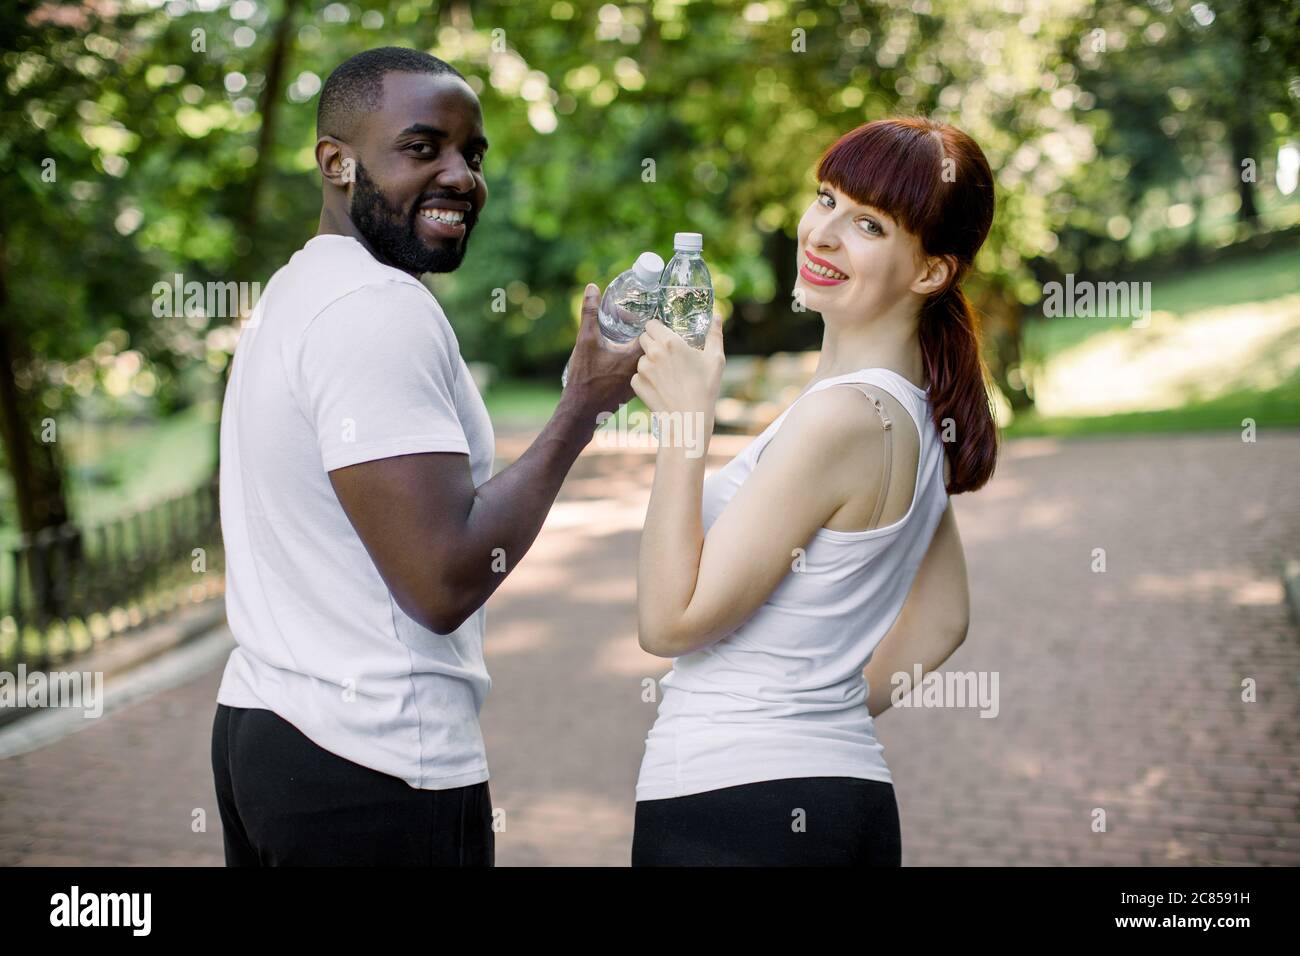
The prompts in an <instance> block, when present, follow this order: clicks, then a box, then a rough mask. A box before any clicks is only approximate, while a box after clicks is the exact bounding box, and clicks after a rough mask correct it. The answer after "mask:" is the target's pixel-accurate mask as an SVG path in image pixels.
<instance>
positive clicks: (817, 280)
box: [799, 252, 849, 285]
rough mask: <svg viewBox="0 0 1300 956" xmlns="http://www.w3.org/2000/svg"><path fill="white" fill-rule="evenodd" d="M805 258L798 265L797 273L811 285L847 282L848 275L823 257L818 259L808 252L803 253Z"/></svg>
mask: <svg viewBox="0 0 1300 956" xmlns="http://www.w3.org/2000/svg"><path fill="white" fill-rule="evenodd" d="M804 255H805V256H806V257H807V258H806V260H805V261H804V262H803V263H802V264H800V266H799V275H801V276H803V277H804V278H805V279H807V280H808V281H809V282H811V283H812V284H813V285H839V284H841V283H843V282H847V281H848V280H849V277H848V276H847V275H845V274H844V273H843V272H840V271H839V270H838V269H836V268H835V267H834V266H832V265H831V264H830V263H829V262H827V261H826V260H825V259H818V258H817V257H816V256H814V255H813V254H812V253H810V252H806V253H804Z"/></svg>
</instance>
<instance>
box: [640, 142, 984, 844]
mask: <svg viewBox="0 0 1300 956" xmlns="http://www.w3.org/2000/svg"><path fill="white" fill-rule="evenodd" d="M817 179H818V181H819V187H818V191H817V196H816V198H815V199H814V201H813V203H812V205H810V206H809V208H808V211H807V212H806V213H804V216H803V218H802V219H801V220H800V223H799V230H798V240H799V279H798V284H797V286H796V290H797V291H796V296H802V301H803V303H804V305H805V306H806V307H807V309H809V310H811V311H813V312H818V313H820V314H821V316H822V319H823V321H824V323H825V331H824V333H823V337H822V348H821V357H820V360H819V362H818V364H817V369H816V372H815V373H814V375H813V377H812V380H811V381H810V382H809V384H808V387H807V388H806V389H805V390H804V391H803V392H802V393H801V394H800V396H799V397H798V398H797V399H796V400H795V402H794V404H793V405H792V406H791V407H790V408H788V409H787V410H786V411H785V412H784V413H783V414H782V415H781V416H780V417H779V418H777V420H776V421H774V422H773V423H772V424H771V425H770V426H769V427H768V428H767V429H766V430H765V431H764V432H763V433H762V434H761V435H759V436H758V437H757V438H756V439H755V440H754V441H753V442H752V443H751V444H750V445H749V446H748V447H747V448H746V449H745V450H744V451H743V452H741V453H740V454H739V455H738V456H737V457H736V458H734V459H732V461H731V462H729V463H728V464H727V465H726V466H725V467H723V468H722V469H721V470H719V471H718V472H717V473H715V474H713V475H711V476H710V477H709V479H708V480H707V481H705V480H704V461H705V458H704V456H703V455H702V454H700V449H699V448H698V447H695V448H691V447H684V446H683V443H680V442H678V443H676V445H674V443H673V442H671V441H663V440H661V446H660V448H659V450H658V453H657V454H658V457H657V462H656V469H655V477H654V484H653V489H652V492H651V497H650V505H649V509H648V511H647V514H646V523H645V530H644V532H643V535H642V540H641V552H640V564H639V571H638V591H637V603H638V621H639V631H640V642H641V646H642V647H643V648H644V649H645V650H646V651H648V652H650V653H652V654H655V655H658V656H660V657H670V658H673V659H674V660H673V669H672V671H671V672H670V673H669V674H668V675H667V676H665V677H664V678H663V680H662V681H661V686H662V688H663V700H662V702H661V704H660V707H659V716H658V719H657V720H656V721H655V724H654V727H653V728H652V729H651V731H650V733H649V736H648V737H647V738H646V751H645V757H644V759H643V761H642V764H641V773H640V777H639V779H638V782H637V807H636V830H635V836H634V839H633V847H632V863H633V865H634V866H636V865H711V864H717V865H780V864H843V865H881V864H884V865H898V864H899V863H900V861H901V847H900V835H899V820H898V807H897V804H896V802H895V799H894V790H893V784H892V782H891V777H890V773H889V769H888V767H887V766H886V764H885V761H884V759H883V748H882V747H881V745H880V744H879V742H878V741H877V740H876V737H875V732H874V729H873V724H872V717H874V716H876V715H878V714H879V713H880V712H881V711H882V710H884V709H885V708H886V707H888V706H889V695H890V690H891V687H890V678H891V676H892V675H893V674H895V673H898V672H904V673H907V674H908V675H909V676H910V675H911V673H912V668H913V665H914V664H915V663H919V664H920V665H921V667H922V669H923V670H925V671H928V670H933V669H934V668H936V667H938V666H939V665H940V664H941V663H943V661H944V660H945V659H947V657H948V656H949V655H950V654H951V653H952V652H953V651H954V650H955V649H956V648H957V646H958V645H959V644H960V643H961V642H962V640H963V639H964V638H965V634H966V624H967V613H968V603H967V591H966V570H965V565H964V562H963V559H962V552H961V543H960V540H959V538H958V535H957V526H956V523H955V521H954V518H953V515H952V511H951V508H950V506H949V503H948V496H949V495H952V494H959V493H961V492H964V491H973V490H975V489H977V488H979V487H980V486H982V485H983V484H984V483H985V482H986V481H987V480H988V479H989V476H990V475H991V474H992V471H993V466H994V461H995V458H996V453H997V429H996V426H995V424H994V421H993V416H992V413H991V409H990V406H989V400H988V392H987V391H986V388H985V384H984V369H983V365H982V364H981V360H980V354H979V340H978V333H977V330H976V322H975V318H974V316H973V314H972V312H971V310H970V306H969V305H968V303H967V301H966V298H965V296H964V295H963V294H962V291H961V289H960V282H961V280H962V278H963V276H964V275H965V274H966V273H967V271H968V270H969V269H970V267H971V264H972V261H973V260H974V257H975V253H976V252H977V251H978V250H979V248H980V246H981V245H982V243H983V242H984V238H985V237H986V236H987V235H988V231H989V226H990V224H991V222H992V218H993V206H994V197H993V177H992V174H991V173H990V171H989V165H988V161H987V160H986V159H985V158H984V154H983V153H982V152H981V150H980V148H979V147H978V146H977V145H976V144H975V143H974V142H973V141H972V140H971V139H970V138H969V137H968V136H966V134H964V133H962V132H961V131H960V130H958V129H956V128H954V127H952V126H949V125H946V124H943V123H937V122H932V121H929V120H924V119H891V120H881V121H878V122H874V123H868V124H866V125H865V126H862V127H859V128H858V129H855V130H853V131H852V132H850V133H848V134H846V135H845V136H843V137H842V138H841V139H840V140H839V141H838V142H837V143H835V145H834V146H832V147H831V148H830V150H828V151H827V152H826V154H825V155H824V156H823V157H822V160H821V162H820V164H819V166H818V169H817ZM640 343H641V346H642V348H643V349H644V351H645V355H644V356H643V357H642V358H641V360H640V364H639V365H638V370H637V374H636V375H635V376H634V377H633V379H632V387H633V389H634V390H635V392H636V394H637V395H638V396H640V397H641V399H642V400H643V401H644V402H645V403H646V405H647V406H648V407H649V408H650V410H651V411H653V412H659V413H671V412H678V413H682V414H683V415H687V416H692V415H693V416H697V418H696V421H701V422H703V425H704V428H703V432H702V434H704V435H705V436H708V435H711V433H712V429H713V407H714V402H715V400H716V398H717V395H718V388H719V383H720V379H721V373H722V366H723V363H724V359H723V355H722V333H721V330H720V328H719V325H718V323H717V321H716V320H715V322H714V326H713V328H712V329H711V330H710V334H709V339H708V342H707V344H706V346H705V348H704V350H703V351H702V352H701V351H696V350H695V349H692V348H690V347H689V346H688V345H686V343H685V342H684V341H683V340H682V339H681V338H679V337H678V336H676V335H675V334H673V333H671V332H669V331H667V330H666V329H665V328H664V327H663V326H662V325H661V324H660V323H658V322H652V323H650V324H649V326H647V329H646V331H645V333H644V334H643V335H642V336H641V339H640ZM672 418H673V420H676V416H672ZM685 433H686V434H688V435H689V434H691V432H690V431H687V432H685ZM760 456H761V457H760ZM864 667H865V674H864ZM864 678H865V679H864Z"/></svg>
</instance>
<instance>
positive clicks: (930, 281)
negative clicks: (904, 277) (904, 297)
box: [912, 256, 957, 296]
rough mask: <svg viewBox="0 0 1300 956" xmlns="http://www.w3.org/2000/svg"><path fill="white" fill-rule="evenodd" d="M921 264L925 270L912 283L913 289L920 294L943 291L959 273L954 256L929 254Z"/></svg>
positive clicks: (932, 293) (927, 294) (928, 294)
mask: <svg viewBox="0 0 1300 956" xmlns="http://www.w3.org/2000/svg"><path fill="white" fill-rule="evenodd" d="M921 265H922V269H923V271H922V272H921V273H920V275H919V276H917V279H916V281H915V282H913V283H912V291H913V292H915V293H917V294H918V295H924V296H930V295H934V294H935V293H936V292H942V291H943V290H944V289H946V288H947V287H948V285H949V284H950V283H951V282H952V280H953V277H954V276H955V275H956V274H957V260H955V259H954V258H953V257H952V256H927V257H926V259H925V261H924V262H923V263H922V264H921Z"/></svg>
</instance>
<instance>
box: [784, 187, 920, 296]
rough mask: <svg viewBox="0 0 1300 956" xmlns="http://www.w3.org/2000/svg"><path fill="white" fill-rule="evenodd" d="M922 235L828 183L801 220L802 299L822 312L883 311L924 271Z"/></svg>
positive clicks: (799, 285) (798, 283)
mask: <svg viewBox="0 0 1300 956" xmlns="http://www.w3.org/2000/svg"><path fill="white" fill-rule="evenodd" d="M924 260H925V256H924V254H923V252H922V249H921V243H920V240H918V239H917V237H916V236H914V235H913V234H912V233H910V232H908V231H907V230H905V229H904V228H903V227H902V226H900V225H899V224H898V223H896V222H894V220H893V219H892V218H890V217H889V216H888V215H886V214H885V213H884V212H882V211H881V210H879V209H876V208H875V207H874V206H863V205H859V204H858V203H856V202H854V201H853V200H852V199H850V198H849V197H848V196H846V195H845V194H844V193H842V192H840V191H839V190H838V189H836V188H835V187H834V186H832V185H830V184H829V183H822V184H821V185H820V186H818V189H817V196H816V197H815V198H814V199H813V203H812V205H811V206H809V207H808V211H807V212H805V213H804V214H803V218H802V219H800V220H799V278H798V280H797V281H796V282H795V289H796V290H803V291H802V294H803V304H804V306H805V307H806V308H808V309H810V310H812V311H813V312H820V313H822V315H823V316H825V315H827V313H830V314H831V315H833V316H835V315H841V314H843V315H849V316H879V315H883V314H885V313H888V312H890V311H892V310H893V309H895V308H896V307H897V306H898V304H899V303H900V302H901V301H903V300H904V299H905V298H906V297H908V295H909V292H910V291H911V289H912V286H913V284H914V283H916V281H917V279H918V277H919V276H920V275H922V274H923V273H924V271H925V269H924V265H923V262H924Z"/></svg>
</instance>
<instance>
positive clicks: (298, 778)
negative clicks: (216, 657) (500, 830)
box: [212, 704, 496, 866]
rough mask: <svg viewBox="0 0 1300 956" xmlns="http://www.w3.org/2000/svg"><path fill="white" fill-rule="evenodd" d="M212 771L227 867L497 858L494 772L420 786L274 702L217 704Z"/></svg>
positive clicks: (486, 862)
mask: <svg viewBox="0 0 1300 956" xmlns="http://www.w3.org/2000/svg"><path fill="white" fill-rule="evenodd" d="M212 772H213V775H214V777H215V780H216V787H217V807H218V809H219V810H220V812H221V826H222V829H223V831H224V837H225V847H226V865H227V866H492V865H493V862H494V854H495V847H496V844H495V836H494V834H493V831H492V797H491V794H489V792H488V785H487V781H486V780H485V781H483V782H482V783H476V784H472V785H470V786H467V787H456V788H454V789H451V790H417V789H416V788H414V787H412V786H410V785H409V784H407V782H406V781H405V780H401V779H399V778H397V777H392V776H389V775H388V774H385V773H380V772H379V771H377V770H371V769H370V768H368V767H362V766H360V765H359V764H355V763H353V762H352V761H350V760H345V759H344V758H342V757H340V756H338V755H337V754H333V753H330V752H329V751H328V750H324V749H322V748H321V747H318V746H317V745H316V744H315V743H313V742H312V741H311V740H310V739H309V738H308V737H307V736H306V735H304V734H303V733H302V731H300V730H298V728H297V727H295V726H294V725H293V724H291V723H289V722H288V721H287V720H285V719H284V718H282V717H280V716H278V715H276V714H274V713H272V712H271V711H269V710H261V709H250V708H243V707H227V706H226V705H225V704H218V705H217V716H216V719H215V720H214V721H213V724H212Z"/></svg>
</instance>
